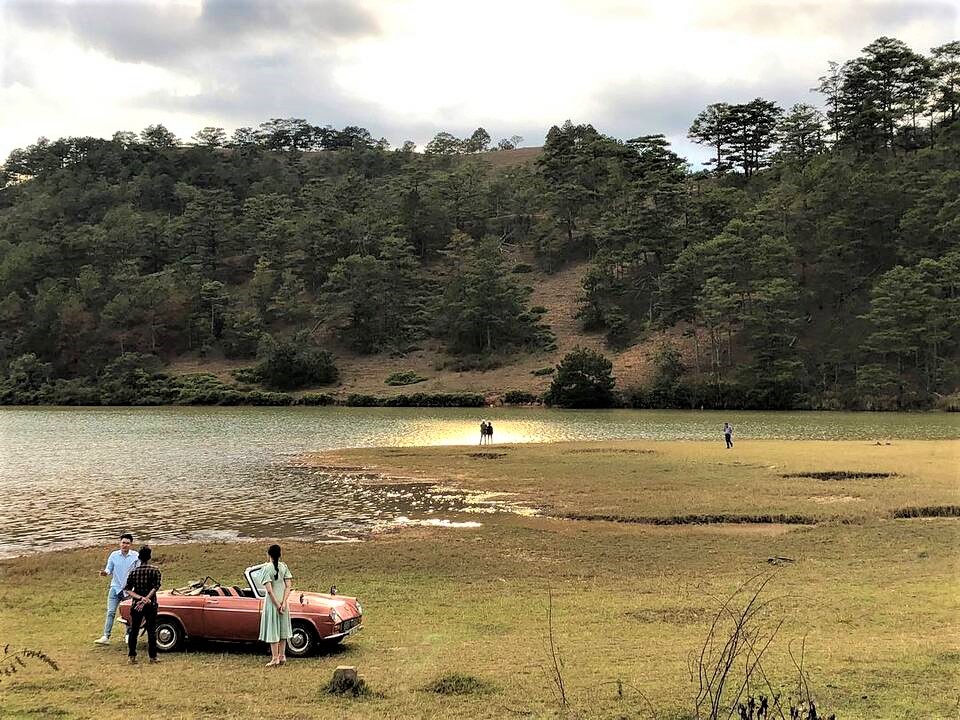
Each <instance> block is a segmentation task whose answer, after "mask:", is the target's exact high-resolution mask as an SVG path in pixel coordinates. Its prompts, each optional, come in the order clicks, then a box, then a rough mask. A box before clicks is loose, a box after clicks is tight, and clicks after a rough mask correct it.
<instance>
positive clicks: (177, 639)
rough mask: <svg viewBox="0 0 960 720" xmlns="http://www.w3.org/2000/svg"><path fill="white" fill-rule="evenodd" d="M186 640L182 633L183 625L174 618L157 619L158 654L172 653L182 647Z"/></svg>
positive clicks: (184, 634)
mask: <svg viewBox="0 0 960 720" xmlns="http://www.w3.org/2000/svg"><path fill="white" fill-rule="evenodd" d="M184 640H186V633H184V632H183V625H181V624H180V621H179V620H177V619H176V618H173V617H169V616H160V617H158V618H157V650H158V651H160V652H173V651H174V650H179V649H180V648H181V647H183V642H184Z"/></svg>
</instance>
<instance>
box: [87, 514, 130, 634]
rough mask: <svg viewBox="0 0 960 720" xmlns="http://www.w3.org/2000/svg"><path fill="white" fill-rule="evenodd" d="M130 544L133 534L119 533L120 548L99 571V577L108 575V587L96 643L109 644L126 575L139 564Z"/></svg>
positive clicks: (121, 598) (125, 582) (111, 554)
mask: <svg viewBox="0 0 960 720" xmlns="http://www.w3.org/2000/svg"><path fill="white" fill-rule="evenodd" d="M131 545H133V535H131V534H130V533H124V534H123V535H121V536H120V549H119V550H114V551H113V552H112V553H110V557H108V558H107V564H106V565H105V566H104V568H103V570H101V571H100V577H106V576H108V575H109V576H110V588H109V589H108V590H107V617H106V619H105V620H104V622H103V635H101V636H100V637H98V638H97V639H96V640H94V642H95V643H96V644H97V645H109V644H110V633H111V632H112V631H113V620H114V618H116V616H117V606H118V605H119V604H120V601H121V600H123V588H124V585H126V584H127V575H129V574H130V571H131V570H133V569H134V568H135V567H137V565H139V564H140V558H139V557H137V553H135V552H132V551H131V550H130V546H131Z"/></svg>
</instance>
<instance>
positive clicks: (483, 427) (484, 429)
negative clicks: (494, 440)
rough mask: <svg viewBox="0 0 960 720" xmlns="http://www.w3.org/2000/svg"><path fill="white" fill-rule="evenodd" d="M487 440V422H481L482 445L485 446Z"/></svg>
mask: <svg viewBox="0 0 960 720" xmlns="http://www.w3.org/2000/svg"><path fill="white" fill-rule="evenodd" d="M486 440H487V421H486V420H481V421H480V444H481V445H483V443H484V442H486Z"/></svg>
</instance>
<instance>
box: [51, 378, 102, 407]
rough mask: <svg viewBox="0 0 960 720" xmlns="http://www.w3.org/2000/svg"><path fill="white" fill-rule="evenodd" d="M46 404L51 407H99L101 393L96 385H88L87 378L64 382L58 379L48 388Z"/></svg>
mask: <svg viewBox="0 0 960 720" xmlns="http://www.w3.org/2000/svg"><path fill="white" fill-rule="evenodd" d="M44 394H45V400H44V402H47V403H50V404H51V405H99V404H100V393H99V391H98V390H97V387H96V385H90V384H88V381H87V379H86V378H74V379H72V380H64V379H63V378H58V379H57V381H56V382H54V383H53V385H48V386H47V391H46V392H45V393H44Z"/></svg>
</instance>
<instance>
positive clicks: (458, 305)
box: [434, 233, 553, 354]
mask: <svg viewBox="0 0 960 720" xmlns="http://www.w3.org/2000/svg"><path fill="white" fill-rule="evenodd" d="M443 254H444V256H445V258H446V273H445V277H444V284H443V294H442V296H441V297H440V298H439V302H438V303H437V304H436V306H435V308H434V310H435V314H436V318H437V330H438V333H439V334H440V336H441V337H443V338H444V339H445V340H446V343H447V347H448V348H449V350H450V351H451V352H453V353H456V354H469V353H483V354H489V353H494V352H504V351H506V352H509V351H511V350H514V349H517V348H523V349H527V350H545V349H548V348H549V347H550V346H552V345H553V334H552V333H551V332H550V330H549V328H548V327H547V326H545V325H543V324H542V323H541V322H540V321H539V319H538V317H537V316H536V315H534V314H533V313H531V312H530V310H529V308H528V307H527V298H528V297H529V295H530V289H529V288H525V287H522V286H520V285H518V284H517V283H516V281H515V280H514V279H513V278H512V277H511V276H510V275H509V274H508V273H507V272H505V268H504V261H503V257H502V255H501V254H500V248H499V245H498V242H497V240H496V238H493V237H489V236H488V237H485V238H484V239H483V240H481V241H479V242H477V241H475V240H473V238H471V237H469V236H467V235H464V234H462V233H459V234H456V235H454V237H453V239H452V240H451V241H450V244H449V245H447V248H446V250H444V253H443Z"/></svg>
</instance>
